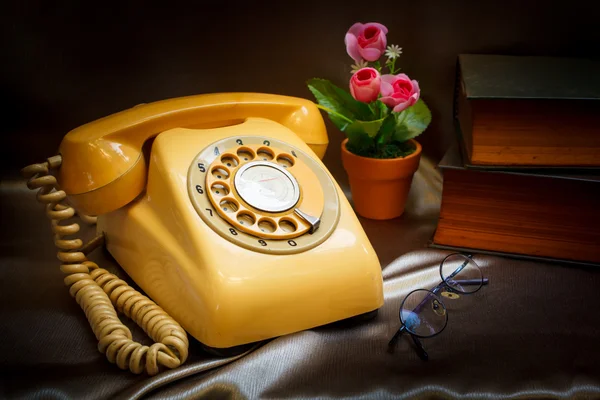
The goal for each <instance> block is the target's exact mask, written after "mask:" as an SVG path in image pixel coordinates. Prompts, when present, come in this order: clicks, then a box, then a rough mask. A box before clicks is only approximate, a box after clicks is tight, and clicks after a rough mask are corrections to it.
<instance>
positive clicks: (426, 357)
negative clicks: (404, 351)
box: [410, 334, 429, 361]
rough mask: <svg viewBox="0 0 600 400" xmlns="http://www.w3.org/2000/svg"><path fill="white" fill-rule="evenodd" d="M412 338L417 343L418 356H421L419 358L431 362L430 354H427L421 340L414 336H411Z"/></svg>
mask: <svg viewBox="0 0 600 400" xmlns="http://www.w3.org/2000/svg"><path fill="white" fill-rule="evenodd" d="M410 337H411V338H412V340H413V342H414V343H415V346H416V350H417V354H418V355H419V358H420V359H421V360H423V361H427V360H429V354H427V352H426V351H425V349H424V348H423V345H422V344H421V341H420V340H419V338H418V337H416V336H415V335H412V334H411V335H410Z"/></svg>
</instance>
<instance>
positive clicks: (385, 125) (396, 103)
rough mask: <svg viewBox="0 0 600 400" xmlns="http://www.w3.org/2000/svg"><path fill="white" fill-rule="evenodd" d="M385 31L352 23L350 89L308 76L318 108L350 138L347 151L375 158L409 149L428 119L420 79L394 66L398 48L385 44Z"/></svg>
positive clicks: (373, 25) (394, 155) (348, 36)
mask: <svg viewBox="0 0 600 400" xmlns="http://www.w3.org/2000/svg"><path fill="white" fill-rule="evenodd" d="M387 33H388V29H387V28H386V27H385V26H384V25H382V24H379V23H376V22H370V23H367V24H362V23H356V24H354V25H352V27H351V28H350V29H349V30H348V32H347V33H346V37H345V44H346V51H347V52H348V55H349V56H350V57H352V59H353V60H354V61H355V64H354V65H352V73H353V75H352V77H351V78H350V92H349V93H348V92H347V91H346V90H343V89H341V88H339V87H337V86H335V85H334V84H333V83H331V82H330V81H328V80H325V79H317V78H315V79H310V80H309V81H308V88H309V89H310V91H311V92H312V93H313V95H314V96H315V98H316V100H317V102H318V107H319V108H321V109H322V110H324V111H325V112H327V114H328V115H329V118H330V119H331V121H332V122H333V123H334V124H335V125H336V126H337V128H338V129H340V130H341V131H342V132H344V133H345V134H346V136H347V137H348V141H347V143H346V148H347V149H348V151H350V152H352V153H354V154H356V155H359V156H363V157H369V158H378V159H389V158H397V157H405V156H407V155H409V154H411V153H413V152H414V151H415V150H416V147H415V143H414V142H413V141H411V140H410V139H412V138H414V137H416V136H418V135H420V134H421V133H422V132H423V131H424V130H425V129H426V128H427V126H428V125H429V123H430V122H431V112H430V111H429V108H427V105H426V104H425V102H424V101H423V100H422V99H421V98H420V89H419V84H418V82H417V81H416V80H411V79H410V78H409V77H408V76H407V75H406V74H403V73H399V71H400V68H399V67H396V62H397V61H398V58H399V57H400V55H401V54H402V49H401V48H400V47H398V46H396V45H390V46H387V36H386V35H387ZM382 55H385V57H386V60H385V62H384V63H383V65H382V64H381V61H380V58H381V57H382ZM386 68H387V71H388V73H384V70H385V69H386Z"/></svg>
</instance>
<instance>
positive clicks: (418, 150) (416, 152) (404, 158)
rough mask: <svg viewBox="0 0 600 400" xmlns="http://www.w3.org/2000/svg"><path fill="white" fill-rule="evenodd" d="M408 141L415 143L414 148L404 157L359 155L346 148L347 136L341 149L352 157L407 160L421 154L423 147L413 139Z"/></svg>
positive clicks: (384, 160) (382, 160)
mask: <svg viewBox="0 0 600 400" xmlns="http://www.w3.org/2000/svg"><path fill="white" fill-rule="evenodd" d="M408 141H410V142H413V143H414V144H415V145H416V147H417V148H416V150H415V151H414V152H413V153H411V154H409V155H407V156H406V157H396V158H372V157H364V156H359V155H357V154H354V153H352V152H351V151H349V150H348V149H347V148H346V143H347V142H348V138H345V139H344V140H343V141H342V150H343V151H344V152H346V153H347V154H349V155H351V156H352V157H357V158H363V159H365V160H373V161H380V162H397V161H404V160H409V159H411V158H414V157H417V156H418V155H419V154H421V151H422V149H423V147H422V146H421V143H419V142H417V141H416V140H415V139H408Z"/></svg>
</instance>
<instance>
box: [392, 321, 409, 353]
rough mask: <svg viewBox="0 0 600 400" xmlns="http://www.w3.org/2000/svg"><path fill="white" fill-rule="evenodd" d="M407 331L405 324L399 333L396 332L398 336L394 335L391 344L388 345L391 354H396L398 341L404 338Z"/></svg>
mask: <svg viewBox="0 0 600 400" xmlns="http://www.w3.org/2000/svg"><path fill="white" fill-rule="evenodd" d="M405 330H406V326H404V324H403V325H402V326H401V327H400V329H398V331H397V332H396V334H395V335H394V337H393V338H392V340H390V342H389V343H388V350H389V352H390V353H393V352H394V349H395V347H396V343H398V339H400V336H402V334H403V333H404V331H405Z"/></svg>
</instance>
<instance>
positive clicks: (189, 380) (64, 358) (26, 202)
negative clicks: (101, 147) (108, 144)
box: [0, 138, 600, 399]
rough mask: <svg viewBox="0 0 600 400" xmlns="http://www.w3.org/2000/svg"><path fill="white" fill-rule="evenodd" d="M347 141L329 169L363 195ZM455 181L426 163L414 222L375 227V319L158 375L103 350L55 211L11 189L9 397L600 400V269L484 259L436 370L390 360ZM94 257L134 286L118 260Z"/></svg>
mask: <svg viewBox="0 0 600 400" xmlns="http://www.w3.org/2000/svg"><path fill="white" fill-rule="evenodd" d="M340 141H341V138H340ZM338 143H339V141H337V142H336V143H334V144H332V145H331V147H330V150H329V152H328V156H327V157H326V160H325V161H326V164H327V165H328V166H329V168H330V169H331V171H332V173H333V174H334V176H335V177H336V179H337V180H338V182H339V183H340V185H341V186H342V187H343V188H344V190H345V191H346V192H347V193H348V195H349V190H348V186H347V179H346V177H345V173H344V172H343V170H342V169H341V164H340V162H339V160H340V159H339V149H336V146H337V145H338ZM441 184H442V178H441V176H440V174H439V172H438V171H437V170H436V169H435V167H434V163H433V162H432V161H431V160H429V159H427V158H424V159H423V160H422V161H421V167H420V169H419V171H418V172H417V174H416V175H415V179H414V181H413V187H412V190H411V194H410V199H409V203H408V206H407V211H406V213H405V214H404V215H403V216H402V217H401V218H399V219H396V220H391V221H371V220H366V219H361V222H362V224H363V227H364V229H365V231H366V232H367V235H368V236H369V238H370V240H371V241H372V243H373V245H374V247H375V250H376V251H377V254H378V256H379V258H380V262H381V265H382V268H383V277H384V291H385V305H384V306H383V307H382V308H381V309H380V311H379V315H378V316H377V317H376V318H375V319H373V320H371V321H368V322H364V323H359V324H349V323H338V324H332V325H328V326H324V327H318V328H315V329H311V330H308V331H304V332H298V333H295V334H292V335H288V336H285V337H280V338H276V339H274V340H271V341H268V342H267V343H263V344H261V345H259V346H257V347H256V348H254V349H252V350H251V351H250V352H249V353H247V354H244V355H242V356H239V357H237V358H231V359H218V358H214V357H212V356H209V355H207V354H206V353H204V352H203V351H202V350H201V348H200V346H199V344H198V343H197V342H195V341H194V340H192V341H191V345H190V357H189V359H188V361H187V362H186V364H185V365H184V366H182V367H180V368H178V369H176V370H173V371H167V372H163V373H161V374H159V375H157V376H155V377H152V378H150V377H147V376H143V375H141V376H135V375H132V374H131V373H129V372H125V371H121V370H119V369H118V368H117V367H116V366H115V365H112V364H110V363H108V361H107V360H106V359H105V358H104V356H103V355H102V354H100V353H99V352H98V351H97V349H96V339H95V337H94V335H93V333H92V331H91V329H90V328H89V326H88V324H87V321H86V319H85V317H84V314H83V312H82V311H81V310H80V309H79V307H78V306H77V304H76V303H75V301H74V300H73V299H72V298H71V297H70V296H69V294H68V292H67V289H66V288H65V287H64V286H63V283H62V274H61V273H60V271H59V269H58V261H57V260H56V256H55V253H56V251H55V249H54V247H53V244H52V239H51V233H50V228H49V224H48V221H47V220H46V218H45V216H44V214H43V210H42V207H41V206H40V205H39V204H37V203H36V202H35V200H34V195H33V194H32V193H31V192H29V191H28V190H27V189H26V188H25V184H24V182H23V181H20V180H14V181H10V180H8V181H4V182H3V183H2V185H1V193H2V195H1V200H0V201H1V206H2V207H1V210H2V211H1V212H2V215H1V217H2V226H1V235H2V245H1V249H2V256H1V257H2V262H1V267H0V280H1V282H2V290H1V291H0V310H1V316H2V318H1V319H0V337H1V338H2V340H0V369H1V370H0V372H1V375H0V376H1V378H0V379H1V385H0V397H2V398H56V399H58V398H60V399H70V398H77V399H102V398H157V399H163V398H164V399H166V398H169V399H183V398H211V399H213V398H240V399H241V398H277V399H279V398H346V397H348V398H421V397H423V398H465V397H469V398H494V399H496V398H532V397H535V398H571V397H578V398H600V363H599V362H598V357H599V356H600V341H599V340H598V338H599V337H600V322H599V320H598V317H599V316H600V314H599V312H598V306H597V304H598V288H599V287H600V272H599V271H597V270H594V269H585V268H574V267H568V266H562V265H551V264H541V263H534V262H527V261H519V260H512V259H505V258H499V257H491V256H481V255H475V257H474V259H475V260H476V262H477V263H479V265H480V266H481V268H482V270H483V273H484V276H485V277H487V278H488V279H489V285H488V286H484V287H483V288H482V289H481V290H480V291H479V292H477V293H475V294H473V295H469V296H465V295H463V296H460V298H458V299H454V300H450V299H446V298H444V299H443V300H444V303H445V304H446V307H447V309H448V316H449V318H448V325H447V328H446V329H445V331H443V332H442V333H441V334H440V335H438V336H436V337H433V338H430V339H423V340H422V343H423V345H424V347H425V349H426V351H427V352H428V353H429V357H430V360H429V361H427V362H424V361H421V360H420V359H419V358H418V356H417V353H416V352H415V351H414V349H413V348H412V346H413V344H412V341H410V338H409V337H408V336H407V335H404V336H403V337H402V339H401V340H400V341H399V343H398V345H397V347H396V349H395V352H394V354H390V353H388V351H387V343H388V341H389V339H390V338H391V337H392V335H393V334H394V333H395V331H396V330H397V329H398V327H399V326H400V322H399V319H398V308H399V306H400V303H401V301H402V299H403V298H404V296H405V295H406V294H407V293H409V292H410V291H411V290H414V289H417V288H432V287H433V286H435V285H436V284H437V283H438V282H439V281H440V276H439V271H438V268H439V263H440V261H441V260H442V258H443V257H444V256H445V255H446V254H448V252H443V251H438V250H432V249H427V248H426V247H425V245H426V243H427V241H428V240H429V238H430V237H431V235H432V233H433V231H434V229H435V225H436V220H437V216H438V212H439V204H440V198H441ZM91 232H92V228H91V227H88V228H86V229H84V232H83V233H84V234H88V235H90V234H91ZM91 258H92V259H93V260H94V261H96V262H98V263H99V264H100V265H101V266H103V267H106V268H108V269H110V270H112V271H114V272H115V273H117V274H118V275H120V276H122V277H123V278H124V279H128V278H127V276H126V275H125V274H124V273H123V272H122V271H121V270H120V268H119V267H118V265H117V264H116V263H115V261H114V260H113V259H112V258H111V257H110V255H109V254H108V253H107V252H105V251H96V252H95V254H93V256H92V257H91ZM127 323H128V326H130V327H131V329H132V331H133V332H134V337H136V338H137V339H138V340H142V341H146V343H148V341H147V339H145V338H144V336H143V333H142V332H141V331H140V330H139V329H137V328H136V327H135V325H134V324H132V323H130V322H127Z"/></svg>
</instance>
